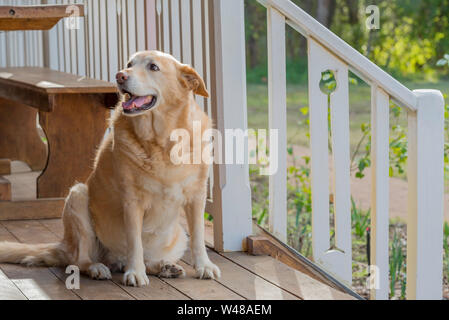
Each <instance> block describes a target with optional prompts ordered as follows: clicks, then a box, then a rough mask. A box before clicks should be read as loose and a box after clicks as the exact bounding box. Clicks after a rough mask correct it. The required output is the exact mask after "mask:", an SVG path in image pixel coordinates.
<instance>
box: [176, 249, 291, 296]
mask: <svg viewBox="0 0 449 320" xmlns="http://www.w3.org/2000/svg"><path fill="white" fill-rule="evenodd" d="M208 255H209V258H210V260H211V261H212V262H213V263H215V264H216V265H217V266H218V267H219V268H220V270H221V278H219V279H217V280H216V281H217V282H219V283H221V284H222V285H224V286H226V287H227V288H229V289H231V290H233V291H234V292H237V293H238V294H239V295H241V296H243V297H245V298H246V299H248V300H298V299H299V297H296V296H294V295H292V294H291V293H289V292H287V291H285V290H283V289H281V288H279V287H278V286H275V285H273V284H272V283H270V282H268V281H266V280H265V279H263V278H261V277H259V276H258V275H256V274H254V273H251V272H250V271H248V270H246V269H244V268H242V267H241V266H240V265H238V264H236V263H234V262H232V261H231V260H229V259H226V258H225V257H223V256H221V255H219V254H217V253H215V252H213V251H211V250H208ZM184 261H186V262H187V263H189V264H191V259H190V254H186V255H185V257H184Z"/></svg>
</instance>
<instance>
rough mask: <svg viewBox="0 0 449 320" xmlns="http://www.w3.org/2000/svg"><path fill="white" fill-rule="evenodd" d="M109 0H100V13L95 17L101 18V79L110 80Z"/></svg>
mask: <svg viewBox="0 0 449 320" xmlns="http://www.w3.org/2000/svg"><path fill="white" fill-rule="evenodd" d="M107 5H108V4H107V1H99V10H100V14H99V15H98V16H97V17H95V18H96V19H98V20H100V22H99V35H100V41H99V42H100V48H99V50H100V52H99V54H100V59H101V74H100V78H99V79H101V80H106V81H108V80H109V50H108V30H107V29H108V28H109V25H108V23H107V22H108V20H107V19H108V18H107V16H106V6H107Z"/></svg>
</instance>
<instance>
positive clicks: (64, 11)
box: [0, 4, 84, 31]
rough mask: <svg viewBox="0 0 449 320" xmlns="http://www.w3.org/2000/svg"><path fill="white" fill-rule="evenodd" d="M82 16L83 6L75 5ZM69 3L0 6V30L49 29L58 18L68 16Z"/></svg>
mask: <svg viewBox="0 0 449 320" xmlns="http://www.w3.org/2000/svg"><path fill="white" fill-rule="evenodd" d="M75 6H76V7H77V15H78V16H79V17H82V16H84V6H83V5H82V4H77V5H75ZM68 9H69V5H38V6H0V30H8V31H13V30H49V29H51V28H52V27H53V26H54V25H55V24H56V23H58V21H59V20H61V19H62V18H65V17H69V16H70V15H71V14H72V12H71V10H68Z"/></svg>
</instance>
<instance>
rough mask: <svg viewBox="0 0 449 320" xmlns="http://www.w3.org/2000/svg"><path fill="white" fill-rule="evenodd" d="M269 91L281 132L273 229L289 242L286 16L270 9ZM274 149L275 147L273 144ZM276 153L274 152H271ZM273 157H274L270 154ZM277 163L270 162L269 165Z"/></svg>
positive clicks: (273, 180)
mask: <svg viewBox="0 0 449 320" xmlns="http://www.w3.org/2000/svg"><path fill="white" fill-rule="evenodd" d="M267 16H268V78H269V81H268V91H269V94H268V96H269V107H268V110H269V118H268V119H269V127H270V130H277V131H278V141H276V142H277V143H278V147H277V151H278V156H277V159H278V164H277V171H276V172H270V179H269V180H270V181H269V194H270V196H269V224H270V231H271V232H272V233H273V234H274V235H275V236H276V237H278V238H279V239H280V240H282V241H284V242H286V241H287V89H286V62H285V59H286V55H285V18H284V16H282V15H281V14H280V13H279V12H278V11H277V10H276V9H273V8H270V7H269V8H268V12H267ZM270 149H271V150H273V146H272V145H270ZM271 152H274V150H273V151H270V153H271ZM270 158H271V159H272V158H273V157H270ZM273 165H274V164H272V163H270V166H273Z"/></svg>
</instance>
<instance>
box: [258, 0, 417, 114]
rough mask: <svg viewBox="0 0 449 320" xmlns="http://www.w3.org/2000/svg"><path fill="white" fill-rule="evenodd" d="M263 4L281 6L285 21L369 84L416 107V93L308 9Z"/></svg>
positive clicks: (280, 1) (276, 0)
mask: <svg viewBox="0 0 449 320" xmlns="http://www.w3.org/2000/svg"><path fill="white" fill-rule="evenodd" d="M257 1H258V2H260V3H261V4H262V5H263V6H265V7H267V6H270V7H272V8H274V9H276V10H278V11H279V12H280V13H281V14H282V15H284V17H285V18H286V20H287V21H286V22H287V23H288V24H289V25H290V26H291V27H293V28H294V29H295V30H297V31H298V32H299V33H301V34H302V35H303V36H305V37H312V38H314V39H315V40H316V41H318V42H319V43H321V45H323V46H324V47H325V48H327V49H328V50H330V51H331V52H332V53H333V54H334V55H336V56H337V57H338V58H339V59H341V60H343V61H344V62H345V63H347V64H348V65H349V67H350V69H351V71H352V72H354V73H355V74H357V75H358V76H359V77H361V78H362V79H363V80H365V81H366V82H368V83H369V84H375V85H377V86H378V87H380V88H382V89H383V90H384V91H385V92H387V93H388V94H389V95H390V97H391V98H392V99H394V100H395V101H397V102H399V103H400V104H402V105H404V106H405V107H407V108H409V109H411V110H413V111H416V110H417V100H416V96H415V94H414V93H413V92H412V91H411V90H410V89H408V88H407V87H405V86H404V85H403V84H402V83H400V82H399V81H397V80H396V79H395V78H393V77H392V76H391V75H389V74H388V73H387V72H385V71H384V70H382V69H381V68H380V67H378V66H377V65H376V64H375V63H373V62H372V61H371V60H369V59H368V58H367V57H365V56H364V55H363V54H361V53H360V52H358V51H357V50H355V49H354V48H353V47H351V46H350V45H349V44H347V43H346V42H345V41H344V40H342V39H341V38H340V37H338V36H337V35H335V34H334V33H333V32H332V31H330V30H329V29H327V28H326V27H325V26H323V25H322V24H321V23H319V22H318V21H317V20H315V19H314V18H313V17H312V16H310V15H309V14H308V13H307V12H305V11H304V10H302V9H301V8H300V7H298V6H297V5H296V4H294V3H293V2H291V1H290V0H257Z"/></svg>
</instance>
